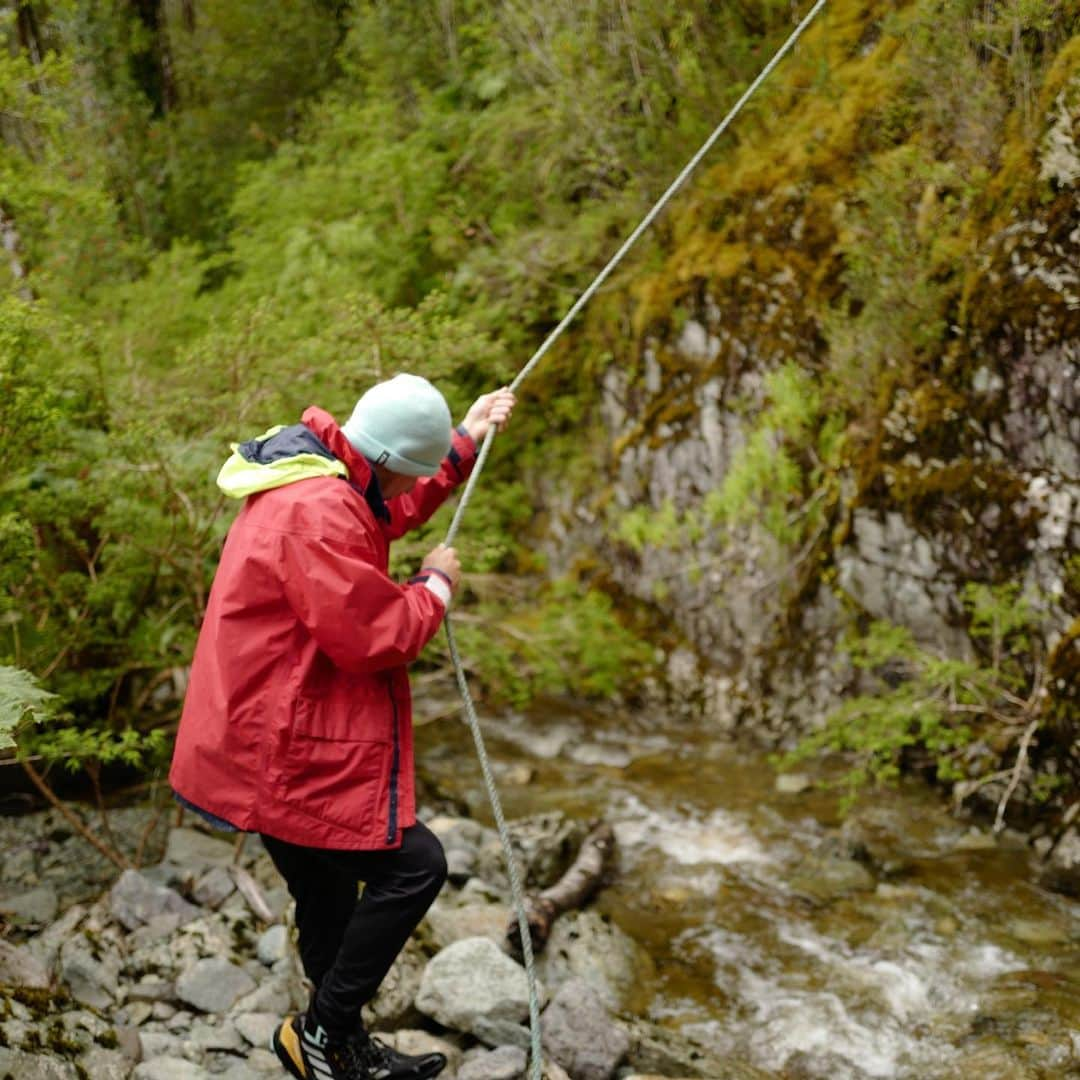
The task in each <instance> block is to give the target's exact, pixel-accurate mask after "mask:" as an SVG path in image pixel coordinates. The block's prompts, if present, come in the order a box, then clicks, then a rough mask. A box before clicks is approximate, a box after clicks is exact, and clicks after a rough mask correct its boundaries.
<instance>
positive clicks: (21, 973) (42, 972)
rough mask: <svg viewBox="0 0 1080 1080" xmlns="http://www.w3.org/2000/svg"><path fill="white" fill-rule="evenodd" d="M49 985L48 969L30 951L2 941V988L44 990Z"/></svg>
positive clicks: (0, 957) (0, 946) (0, 961)
mask: <svg viewBox="0 0 1080 1080" xmlns="http://www.w3.org/2000/svg"><path fill="white" fill-rule="evenodd" d="M48 985H49V972H48V969H47V968H46V967H45V965H44V964H43V963H42V962H41V961H40V960H39V959H38V958H37V957H36V956H35V955H34V954H33V953H32V952H31V951H30V950H29V949H26V948H23V947H22V946H20V945H12V944H11V942H9V941H4V940H3V939H0V986H26V987H30V988H31V989H34V990H44V989H45V987H47V986H48Z"/></svg>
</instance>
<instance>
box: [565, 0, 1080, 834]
mask: <svg viewBox="0 0 1080 1080" xmlns="http://www.w3.org/2000/svg"><path fill="white" fill-rule="evenodd" d="M1078 12H1080V6H1078V5H1076V4H1073V3H1070V4H1048V3H1047V4H1039V3H1030V4H1019V3H1011V4H1010V3H1006V4H996V5H989V6H988V5H974V4H970V3H935V2H930V0H915V2H911V3H905V4H887V3H872V2H859V0H837V2H835V3H833V4H830V5H829V6H828V7H827V8H826V9H825V11H824V13H823V15H822V16H821V18H820V19H819V21H818V22H817V23H816V25H815V26H814V27H813V28H812V29H811V30H810V31H809V32H808V33H807V34H806V36H805V38H804V39H803V41H802V43H800V45H799V46H798V48H797V51H796V53H795V54H794V55H793V57H792V58H790V59H789V60H787V61H786V62H785V66H784V67H783V68H782V69H781V71H780V73H779V74H778V75H777V77H776V81H775V82H774V83H773V84H772V85H771V88H769V89H768V90H766V91H765V92H764V93H763V96H762V97H759V98H758V99H757V101H756V103H755V104H754V106H753V114H752V115H750V116H747V115H744V117H743V119H741V120H740V122H739V125H738V134H737V135H736V136H734V137H732V138H730V139H729V140H728V142H727V144H726V145H725V146H724V147H723V148H722V149H721V150H720V151H718V152H717V153H716V156H715V157H714V160H713V164H712V166H711V168H710V169H708V170H707V171H705V172H703V173H702V174H701V175H699V176H698V177H697V178H696V179H695V180H694V181H693V183H692V186H691V188H690V190H689V191H688V192H687V193H686V194H685V195H684V196H683V197H682V199H681V200H680V202H679V204H678V206H677V208H676V209H674V210H673V211H672V213H671V215H670V217H669V219H668V220H667V222H666V224H665V232H664V236H663V239H662V240H661V241H660V245H659V246H660V247H661V249H662V250H661V252H660V254H658V255H657V256H656V257H655V258H654V261H653V263H652V265H651V267H650V270H649V271H648V272H645V273H641V272H637V273H636V274H635V275H634V276H633V277H632V279H631V278H630V276H629V275H628V276H627V280H626V282H625V283H624V285H623V287H622V288H621V289H620V290H618V291H616V292H613V293H612V294H610V295H608V296H607V297H605V298H604V300H603V302H602V303H601V304H600V305H599V306H597V307H596V308H594V310H593V312H592V316H591V319H590V321H589V324H588V327H587V329H586V330H585V332H584V334H583V335H582V336H581V339H580V340H579V343H578V346H577V347H578V349H579V350H580V351H581V352H582V353H590V352H591V353H592V356H591V357H590V358H589V359H587V360H586V361H585V362H586V363H591V364H592V365H593V370H595V369H596V367H597V366H599V367H601V368H602V373H601V375H600V382H601V384H602V387H603V402H602V405H601V407H600V410H599V414H600V418H601V419H602V422H603V428H604V431H605V433H606V439H605V442H604V445H603V449H602V450H600V451H599V452H598V466H599V468H600V469H601V470H602V472H603V474H604V475H605V476H606V477H607V479H608V480H609V485H606V486H605V485H602V484H595V482H594V483H592V484H591V486H590V490H588V491H584V492H581V493H578V494H576V495H574V496H572V497H566V496H562V498H563V499H564V500H565V501H564V504H563V505H564V508H565V514H564V522H563V524H564V527H565V534H566V536H567V537H568V540H567V541H566V542H565V543H564V544H563V545H562V546H561V550H560V554H561V556H562V557H563V558H564V559H565V558H566V557H567V552H569V551H573V550H575V549H577V548H578V546H579V545H582V544H584V545H586V546H587V547H588V548H589V549H591V550H592V551H593V552H594V553H595V554H596V555H597V556H599V558H597V559H596V562H597V563H600V564H602V565H607V566H610V568H611V577H612V580H613V582H614V584H615V586H616V587H617V588H618V589H619V590H621V591H622V592H623V593H624V595H627V596H631V597H633V598H634V599H635V600H636V601H639V602H644V604H645V605H646V606H647V607H648V608H649V609H650V610H651V611H652V612H653V614H654V619H653V621H654V623H655V624H656V626H658V627H661V628H672V629H673V631H674V632H673V633H672V634H671V635H670V636H669V641H670V647H669V649H668V656H669V663H668V672H669V676H670V679H671V682H672V684H673V687H674V688H675V689H676V691H677V693H676V695H675V696H676V697H679V698H681V699H682V700H684V701H685V700H687V699H690V700H692V701H693V703H694V705H695V707H696V708H698V709H700V710H701V712H702V713H703V715H704V716H705V717H707V718H708V719H709V721H710V722H712V723H715V724H716V726H717V727H718V728H723V729H740V730H743V731H751V732H753V733H754V734H756V735H760V736H762V737H764V738H766V739H768V740H769V741H773V742H776V741H788V740H790V738H791V737H792V736H794V735H796V734H798V733H805V732H807V731H809V730H813V729H815V728H820V727H821V725H822V722H823V720H824V718H825V717H826V716H827V715H828V714H829V713H830V712H831V711H832V710H834V709H835V707H836V706H837V704H838V703H839V702H840V701H841V699H842V697H843V696H845V695H850V694H851V693H852V692H856V691H866V690H872V688H873V683H874V676H875V673H876V674H878V675H880V674H882V673H884V674H886V675H888V669H889V667H890V664H891V666H892V669H893V670H892V678H891V682H890V681H889V680H888V679H886V683H885V690H886V691H890V692H891V691H895V690H896V687H897V684H898V683H901V682H904V681H905V679H904V673H905V672H907V673H909V674H910V672H911V671H913V670H915V669H916V668H917V667H918V664H917V663H916V661H915V659H914V658H915V657H922V658H923V660H924V662H925V664H930V663H931V660H930V659H927V658H932V659H933V662H934V663H937V662H940V663H946V662H949V661H955V662H956V663H958V664H963V665H965V667H964V669H963V670H964V671H965V672H966V673H967V674H966V675H964V676H963V678H961V677H960V676H959V675H957V674H956V671H957V670H958V669H951V668H950V669H948V671H949V674H948V675H946V674H945V673H944V669H941V668H937V667H932V666H931V667H929V668H926V667H925V666H924V670H926V671H929V672H930V674H929V675H928V676H927V677H928V678H930V680H931V682H930V684H929V685H930V690H928V693H930V694H931V695H932V696H936V697H940V699H941V704H942V708H944V709H945V713H944V714H942V715H943V716H944V720H945V722H946V726H948V724H949V723H952V722H953V720H955V719H956V717H958V716H962V717H963V730H962V732H961V733H960V736H958V737H957V738H955V739H952V737H951V736H949V738H947V739H946V740H945V742H944V743H942V744H940V745H937V749H936V751H935V745H934V743H933V740H932V739H928V738H920V734H919V730H915V731H914V732H908V733H906V734H904V735H903V736H902V737H900V738H898V740H897V742H896V745H891V744H890V746H889V747H888V749H889V751H890V753H891V752H893V751H895V752H896V753H895V754H893V756H894V757H895V758H898V759H902V760H903V761H905V762H908V763H912V764H916V765H918V764H921V763H924V762H925V761H926V760H927V751H928V748H927V745H926V743H927V742H928V741H929V742H930V744H931V745H930V747H929V757H930V758H931V759H935V758H936V760H935V761H934V763H935V764H936V765H937V767H938V768H937V771H938V775H939V777H941V778H945V779H950V780H953V781H955V782H957V783H967V784H968V785H969V786H968V788H966V789H961V791H960V793H961V794H964V793H970V792H976V791H977V792H978V793H979V794H980V795H982V796H984V797H987V801H988V804H989V805H997V804H998V803H1000V801H1001V799H1000V796H1001V795H1002V793H1003V791H1004V788H1005V787H1006V785H1007V782H1008V781H1009V780H1010V779H1011V778H1012V773H1013V772H1015V774H1016V777H1017V778H1018V783H1017V784H1016V785H1015V786H1014V790H1013V793H1012V798H1013V803H1012V805H1011V806H1010V807H1009V810H1010V812H1014V813H1015V808H1016V807H1019V806H1020V805H1022V799H1021V798H1020V796H1021V795H1023V794H1024V793H1028V794H1031V793H1032V792H1036V793H1037V794H1039V795H1040V796H1041V797H1042V798H1044V799H1046V800H1049V805H1052V806H1053V807H1055V808H1056V809H1055V813H1054V814H1052V815H1051V816H1056V815H1058V814H1060V813H1062V812H1064V810H1065V808H1066V806H1067V805H1068V803H1069V802H1070V801H1071V800H1072V799H1075V791H1074V787H1073V785H1072V784H1071V783H1070V782H1068V781H1069V780H1070V779H1075V767H1076V759H1075V756H1071V749H1070V748H1071V745H1072V742H1073V735H1074V731H1075V727H1076V723H1077V721H1078V719H1080V716H1078V697H1077V675H1078V670H1080V669H1078V651H1080V642H1078V626H1080V623H1078V616H1080V561H1078V558H1077V554H1076V552H1077V550H1078V546H1080V543H1078V542H1080V277H1078V273H1077V267H1078V266H1080V260H1078V258H1077V256H1078V253H1080V36H1074V35H1075V34H1077V33H1078V32H1080V15H1078ZM627 331H629V332H627ZM601 351H603V352H604V354H605V355H607V356H609V357H610V360H609V362H606V363H604V364H599V363H598V362H597V360H596V359H595V355H596V354H597V353H599V352H601ZM593 479H594V480H595V478H593ZM571 498H572V499H573V504H572V505H571V501H570V499H571ZM552 499H553V501H555V502H559V499H560V496H558V495H556V494H553V495H552ZM583 522H584V524H583ZM598 525H599V526H600V528H599V530H598V529H597V526H598ZM1010 612H1011V613H1012V614H1011V615H1010V614H1009V613H1010ZM1018 612H1019V614H1018ZM1010 618H1011V619H1012V622H1010V621H1009V620H1010ZM875 626H876V627H877V628H878V629H879V630H880V629H881V627H886V626H892V627H899V628H903V629H906V630H907V631H909V633H908V634H907V635H906V636H904V637H903V639H902V640H903V643H904V644H903V648H901V647H900V646H897V649H896V650H895V655H894V656H892V657H889V656H885V657H881V656H879V657H877V662H875V663H861V664H860V663H859V662H858V659H857V653H858V644H857V643H858V641H859V640H860V638H865V636H866V634H867V633H868V632H869V630H870V629H871V628H872V627H875ZM979 673H981V675H980V674H979ZM990 676H993V677H994V678H995V679H996V680H997V682H996V684H995V685H996V686H997V689H998V690H1000V692H1001V694H1003V695H1004V697H997V698H995V696H994V693H989V692H988V693H983V694H982V695H981V696H979V695H975V696H974V697H972V694H974V691H969V690H966V689H965V688H964V686H965V683H964V680H965V679H966V680H967V683H968V684H971V683H972V682H973V681H974V682H978V679H979V678H981V677H986V678H990ZM949 679H954V680H955V683H956V684H955V685H953V686H951V688H950V686H949V685H948V683H949ZM934 680H937V681H936V682H935V681H934ZM985 685H989V684H988V683H987V684H985ZM984 688H985V687H984ZM995 693H996V691H995ZM950 695H951V696H950ZM995 701H997V704H995V703H994V702H995ZM1003 702H1004V703H1005V704H1004V705H1002V703H1003ZM1010 702H1011V703H1012V704H1011V706H1010V705H1009V703H1010ZM1010 707H1011V708H1012V710H1013V711H1012V712H1010V711H1009V708H1010ZM950 710H951V711H950ZM912 715H913V717H914V713H913V714H912ZM857 723H858V721H856V724H857ZM958 724H959V721H957V724H956V725H954V728H955V727H956V726H957V725H958ZM1032 724H1033V725H1034V726H1033V728H1032V732H1031V733H1030V736H1029V739H1028V742H1027V744H1026V745H1021V744H1020V734H1021V732H1022V731H1025V730H1027V728H1028V727H1029V726H1032ZM917 728H918V725H916V729H917ZM927 730H928V729H927V728H926V726H925V725H924V727H923V734H924V735H925V734H926V731H927ZM894 737H895V732H894ZM882 738H883V739H886V736H882ZM950 739H951V741H950ZM886 741H887V739H886ZM833 745H838V746H839V745H848V748H851V746H850V740H849V741H848V743H847V744H845V742H844V739H843V738H839V739H837V740H836V741H834V743H833ZM860 749H861V750H862V751H863V752H867V753H871V754H872V751H873V748H868V747H865V746H864V747H861V748H860ZM1021 758H1022V760H1020V759H1021ZM991 759H992V761H991ZM946 766H947V767H946ZM995 770H997V771H999V772H1001V774H1002V775H1001V776H999V777H998V778H997V779H993V778H992V777H991V774H992V773H994V772H995Z"/></svg>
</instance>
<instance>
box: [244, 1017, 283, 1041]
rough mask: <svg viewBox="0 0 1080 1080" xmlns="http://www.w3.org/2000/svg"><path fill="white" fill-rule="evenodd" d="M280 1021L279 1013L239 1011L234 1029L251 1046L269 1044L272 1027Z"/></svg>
mask: <svg viewBox="0 0 1080 1080" xmlns="http://www.w3.org/2000/svg"><path fill="white" fill-rule="evenodd" d="M280 1023H281V1015H280V1014H279V1013H267V1012H250V1013H241V1015H240V1016H238V1017H237V1018H236V1020H235V1024H236V1030H237V1031H239V1032H240V1034H241V1035H243V1037H244V1038H245V1039H246V1040H247V1041H248V1042H249V1043H251V1045H252V1046H269V1045H270V1039H271V1037H272V1036H273V1034H274V1029H275V1028H276V1027H277V1026H278V1024H280Z"/></svg>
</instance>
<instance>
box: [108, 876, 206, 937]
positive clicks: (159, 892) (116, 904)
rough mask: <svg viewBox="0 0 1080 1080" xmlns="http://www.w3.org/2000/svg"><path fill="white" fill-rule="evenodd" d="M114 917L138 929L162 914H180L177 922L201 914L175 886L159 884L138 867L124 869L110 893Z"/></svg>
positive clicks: (185, 920) (133, 928) (110, 904)
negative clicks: (173, 887)
mask: <svg viewBox="0 0 1080 1080" xmlns="http://www.w3.org/2000/svg"><path fill="white" fill-rule="evenodd" d="M109 907H110V910H111V911H112V915H113V918H114V919H116V921H117V922H118V923H120V925H121V926H123V927H125V929H127V930H136V929H138V928H139V927H140V926H144V925H145V924H146V923H148V922H150V920H151V919H153V918H155V917H156V916H160V915H175V916H178V923H177V925H179V924H180V922H187V921H190V920H191V919H195V918H197V917H198V916H199V915H200V914H201V913H200V911H199V909H198V908H197V907H195V905H194V904H189V903H188V902H187V901H186V900H185V899H184V898H183V897H182V896H181V895H180V894H179V893H178V892H176V891H175V890H174V889H170V888H167V887H166V886H164V885H157V884H155V883H154V882H152V881H151V880H150V879H149V878H147V877H146V876H145V875H144V874H140V873H139V871H138V870H125V871H124V872H123V873H122V874H121V875H120V878H119V880H118V881H117V882H116V884H115V885H114V886H113V887H112V890H111V891H110V893H109Z"/></svg>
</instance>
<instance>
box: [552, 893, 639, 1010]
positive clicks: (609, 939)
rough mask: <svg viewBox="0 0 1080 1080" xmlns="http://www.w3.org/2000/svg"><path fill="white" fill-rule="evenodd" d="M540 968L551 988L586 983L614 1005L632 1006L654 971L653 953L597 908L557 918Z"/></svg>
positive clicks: (613, 1006)
mask: <svg viewBox="0 0 1080 1080" xmlns="http://www.w3.org/2000/svg"><path fill="white" fill-rule="evenodd" d="M537 971H538V973H539V974H540V977H541V978H542V979H543V980H544V982H545V983H546V984H547V985H548V986H550V987H556V988H557V987H559V986H561V985H562V984H563V983H565V982H567V981H568V980H570V979H575V978H578V979H582V980H584V981H585V982H587V983H588V984H589V985H590V986H591V987H592V988H593V989H594V990H595V991H597V993H599V994H600V996H601V997H602V998H603V999H604V1001H605V1002H606V1003H607V1004H608V1005H609V1006H610V1007H612V1008H618V1009H622V1008H629V1007H632V1006H634V1005H636V1004H638V1002H636V1000H635V998H636V996H637V995H638V994H639V993H640V991H641V990H642V988H643V987H645V986H647V985H650V984H651V982H652V979H653V976H654V965H653V961H652V958H651V957H650V956H649V954H648V953H647V952H646V951H645V949H644V948H643V947H642V946H641V945H639V944H638V943H637V942H636V941H634V939H633V938H632V937H630V935H629V934H627V933H625V931H623V930H621V929H620V928H619V927H618V926H616V925H615V924H614V923H612V922H609V921H607V920H605V919H604V918H603V917H602V916H601V915H599V914H598V913H597V912H595V911H572V912H567V913H566V914H565V915H563V916H562V917H560V918H559V919H557V920H556V922H555V924H554V925H553V927H552V930H551V937H550V938H549V939H548V943H547V948H545V950H544V951H543V952H542V953H541V954H540V956H539V957H538V958H537Z"/></svg>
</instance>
